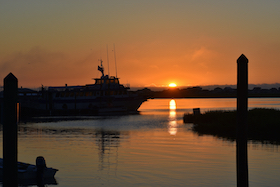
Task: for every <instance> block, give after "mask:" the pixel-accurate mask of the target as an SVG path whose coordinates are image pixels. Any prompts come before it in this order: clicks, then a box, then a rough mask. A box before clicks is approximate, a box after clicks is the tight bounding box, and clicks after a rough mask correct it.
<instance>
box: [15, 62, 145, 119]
mask: <svg viewBox="0 0 280 187" xmlns="http://www.w3.org/2000/svg"><path fill="white" fill-rule="evenodd" d="M100 62H101V65H100V66H99V65H98V71H100V72H101V74H102V75H101V77H100V78H95V79H94V80H95V83H94V84H86V85H83V86H68V85H67V84H66V85H65V86H62V87H48V88H45V87H43V86H42V88H41V90H40V91H34V90H29V89H22V90H21V89H19V105H20V106H19V108H20V115H21V116H43V115H44V116H46V115H48V116H53V115H96V114H97V115H102V114H111V113H114V114H118V113H122V114H124V113H136V112H137V110H138V108H139V107H140V106H141V104H142V103H143V102H144V101H146V98H145V97H143V96H139V95H138V94H137V93H135V92H133V91H130V90H129V89H130V87H129V86H124V85H122V84H120V83H119V78H117V77H115V76H109V75H104V67H103V65H102V60H101V61H100Z"/></svg>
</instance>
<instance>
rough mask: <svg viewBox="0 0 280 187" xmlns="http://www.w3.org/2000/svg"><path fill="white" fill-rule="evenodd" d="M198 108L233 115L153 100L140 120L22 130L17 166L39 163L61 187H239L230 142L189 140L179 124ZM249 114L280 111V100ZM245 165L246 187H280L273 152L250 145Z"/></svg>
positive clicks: (202, 103)
mask: <svg viewBox="0 0 280 187" xmlns="http://www.w3.org/2000/svg"><path fill="white" fill-rule="evenodd" d="M196 107H199V108H201V111H202V112H203V111H207V110H216V109H222V110H234V109H235V107H236V100H235V99H175V100H170V99H154V100H149V101H147V102H145V103H143V105H142V106H141V108H140V109H139V110H140V115H128V116H110V117H92V118H86V119H84V120H72V121H59V122H44V123H26V124H20V125H19V129H20V132H19V137H18V141H19V142H18V144H19V145H18V160H19V161H23V162H28V163H34V162H35V159H36V157H37V156H39V155H42V156H44V157H45V159H46V161H47V166H50V167H55V168H58V169H59V171H58V172H57V174H56V177H55V178H56V181H57V183H58V184H57V186H59V187H72V186H73V187H74V186H75V187H76V186H153V187H154V186H160V187H162V186H168V187H169V186H203V187H204V186H223V187H224V186H236V166H235V154H236V153H235V142H230V141H225V140H221V139H218V138H215V137H213V136H198V135H197V134H195V133H193V132H192V131H191V130H190V128H191V126H192V124H184V123H183V120H182V117H183V113H185V112H191V111H192V109H193V108H196ZM249 107H251V108H252V107H253V108H254V107H265V108H277V109H280V99H275V98H273V99H270V98H266V99H249ZM1 141H2V137H1ZM1 143H2V142H1ZM1 152H2V149H1ZM1 154H2V153H1ZM248 157H249V181H250V186H253V187H254V186H259V187H263V186H279V185H280V178H279V175H280V150H278V146H275V145H262V144H258V143H254V144H253V143H249V144H248Z"/></svg>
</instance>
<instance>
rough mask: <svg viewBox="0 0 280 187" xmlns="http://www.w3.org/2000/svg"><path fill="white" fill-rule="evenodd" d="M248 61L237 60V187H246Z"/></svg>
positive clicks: (244, 59)
mask: <svg viewBox="0 0 280 187" xmlns="http://www.w3.org/2000/svg"><path fill="white" fill-rule="evenodd" d="M247 118H248V59H247V58H246V56H245V55H244V54H242V55H241V56H240V57H239V58H238V59H237V128H236V129H237V132H236V166H237V187H248V185H249V184H248V153H247V131H248V123H247Z"/></svg>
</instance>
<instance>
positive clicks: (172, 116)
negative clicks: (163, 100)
mask: <svg viewBox="0 0 280 187" xmlns="http://www.w3.org/2000/svg"><path fill="white" fill-rule="evenodd" d="M177 127H178V125H177V117H176V102H175V100H174V99H172V100H170V102H169V123H168V132H169V134H170V135H176V133H177Z"/></svg>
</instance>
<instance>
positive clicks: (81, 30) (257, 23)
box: [0, 0, 280, 87]
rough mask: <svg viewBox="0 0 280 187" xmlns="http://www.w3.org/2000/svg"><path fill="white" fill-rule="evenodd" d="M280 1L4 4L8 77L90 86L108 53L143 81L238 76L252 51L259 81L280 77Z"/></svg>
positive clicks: (25, 82) (0, 20)
mask: <svg viewBox="0 0 280 187" xmlns="http://www.w3.org/2000/svg"><path fill="white" fill-rule="evenodd" d="M279 7H280V1H274V0H268V1H261V0H247V1H232V2H231V1H223V2H221V1H218V0H211V1H206V0H196V1H195V0H186V1H182V0H173V1H169V0H152V1H145V0H144V1H129V0H105V1H97V0H92V1H86V0H81V1H74V0H60V1H34V0H25V1H21V0H15V1H12V2H9V1H4V2H1V6H0V24H1V29H0V78H1V79H3V78H4V77H5V76H6V75H7V74H8V73H9V72H12V73H13V74H14V75H15V76H16V77H17V78H18V79H19V86H23V87H40V86H41V84H43V85H45V86H59V85H64V84H66V83H67V84H68V85H83V84H90V83H93V81H92V78H96V77H99V76H100V72H98V71H97V65H98V64H99V61H98V59H100V58H102V59H103V61H104V66H105V73H108V65H107V49H106V45H108V49H109V52H108V56H109V64H110V75H115V61H114V51H113V49H114V48H113V44H115V46H116V59H117V70H118V77H119V78H120V81H121V83H123V84H130V86H132V87H136V86H151V85H154V86H166V85H168V84H169V83H170V82H175V83H176V84H177V85H178V86H196V85H212V84H220V85H221V84H236V69H237V67H236V60H237V58H238V57H239V56H240V55H241V54H242V53H243V54H245V55H246V56H247V58H248V59H249V83H251V84H261V83H268V84H271V83H277V82H278V83H279V82H280V80H279V79H280V76H279V69H280V63H279V61H280V53H279V51H280V35H279V33H280V25H279V18H280V11H279Z"/></svg>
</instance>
